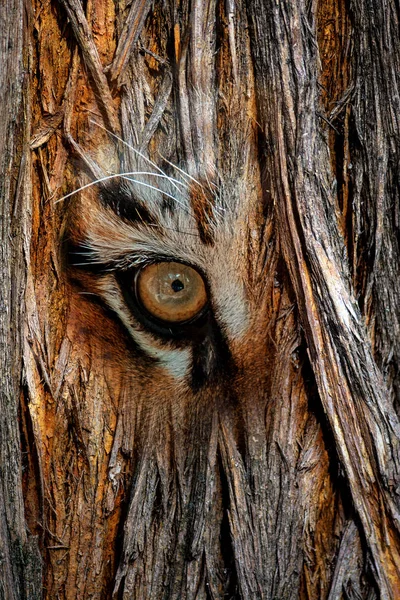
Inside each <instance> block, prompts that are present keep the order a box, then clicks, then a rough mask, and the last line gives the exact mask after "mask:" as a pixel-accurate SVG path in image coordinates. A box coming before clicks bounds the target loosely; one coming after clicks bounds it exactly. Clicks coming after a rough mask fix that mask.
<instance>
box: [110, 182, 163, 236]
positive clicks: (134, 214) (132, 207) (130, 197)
mask: <svg viewBox="0 0 400 600" xmlns="http://www.w3.org/2000/svg"><path fill="white" fill-rule="evenodd" d="M99 199H100V202H101V203H102V205H103V206H104V207H108V208H111V209H112V210H113V211H114V212H115V214H116V215H117V216H118V217H121V218H122V219H125V220H126V221H129V222H130V223H143V224H145V225H158V221H157V219H156V218H155V217H154V216H153V215H152V214H151V213H150V211H149V210H148V209H147V208H146V206H144V205H143V203H142V202H140V200H138V199H137V198H136V197H135V195H134V193H133V191H132V189H130V188H129V186H128V185H127V184H126V182H124V181H112V182H110V183H107V184H104V185H102V186H101V188H100V191H99Z"/></svg>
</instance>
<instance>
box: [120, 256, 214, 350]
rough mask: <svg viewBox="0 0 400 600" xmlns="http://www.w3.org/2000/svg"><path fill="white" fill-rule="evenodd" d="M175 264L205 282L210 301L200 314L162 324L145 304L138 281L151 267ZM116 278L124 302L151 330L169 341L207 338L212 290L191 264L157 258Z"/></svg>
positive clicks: (197, 269)
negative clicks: (193, 272) (183, 266)
mask: <svg viewBox="0 0 400 600" xmlns="http://www.w3.org/2000/svg"><path fill="white" fill-rule="evenodd" d="M167 262H171V263H172V262H175V263H179V264H181V265H185V266H187V267H189V268H191V269H193V270H194V271H196V273H198V274H199V275H200V277H201V278H202V280H203V283H204V286H205V290H206V295H207V301H206V303H205V304H204V306H203V307H202V308H201V309H200V311H199V312H198V313H197V314H196V315H194V316H193V317H191V318H190V319H187V320H186V321H179V322H173V321H163V320H162V319H158V318H157V317H155V316H154V315H152V314H151V313H150V312H149V311H148V310H147V309H146V307H145V306H144V305H143V303H142V301H141V299H140V295H139V294H138V291H137V285H138V279H139V276H140V274H141V272H142V271H143V270H144V269H145V268H146V267H148V266H149V265H151V264H158V263H167ZM116 279H117V281H118V283H119V286H120V288H121V291H122V294H123V296H124V300H125V302H126V304H127V305H128V308H129V309H130V311H131V312H132V314H133V316H134V317H135V318H136V319H137V320H138V321H139V322H140V323H141V324H142V325H143V326H144V327H145V328H146V329H148V330H149V331H151V332H152V333H154V334H156V335H158V336H159V337H161V338H164V339H166V340H168V339H171V338H172V339H184V338H189V337H190V338H199V337H204V335H205V330H206V329H207V325H208V322H209V316H210V312H211V310H210V291H209V285H208V281H207V278H206V277H205V275H204V273H203V272H202V271H201V270H200V269H199V268H198V267H197V266H194V265H192V264H190V263H189V262H186V261H182V260H178V259H177V258H174V257H157V258H155V259H152V260H151V261H146V262H145V263H142V264H141V265H139V266H137V267H134V268H131V269H127V270H125V271H122V272H119V273H118V274H116Z"/></svg>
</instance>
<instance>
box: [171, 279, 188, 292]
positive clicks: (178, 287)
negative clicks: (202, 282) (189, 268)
mask: <svg viewBox="0 0 400 600" xmlns="http://www.w3.org/2000/svg"><path fill="white" fill-rule="evenodd" d="M171 287H172V289H173V290H174V292H181V291H182V290H183V288H184V287H185V286H184V285H183V283H182V281H181V280H180V279H175V281H173V282H172V283H171Z"/></svg>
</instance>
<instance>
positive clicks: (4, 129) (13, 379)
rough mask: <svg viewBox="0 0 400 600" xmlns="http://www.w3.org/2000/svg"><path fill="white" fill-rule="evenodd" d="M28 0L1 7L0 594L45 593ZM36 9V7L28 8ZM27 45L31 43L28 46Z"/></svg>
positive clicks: (16, 597) (11, 598)
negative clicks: (26, 401) (29, 507)
mask: <svg viewBox="0 0 400 600" xmlns="http://www.w3.org/2000/svg"><path fill="white" fill-rule="evenodd" d="M25 10H26V7H25V6H24V4H23V2H20V1H18V0H15V1H13V2H10V3H9V4H8V6H7V10H5V9H4V8H3V10H2V11H1V13H0V62H1V69H0V172H1V179H0V222H1V229H0V289H1V296H0V598H1V600H25V599H32V600H33V599H39V598H40V597H41V559H40V556H39V555H38V550H37V544H36V540H35V539H32V538H31V537H30V536H29V534H28V533H27V531H26V524H25V514H24V504H23V497H22V466H21V452H20V439H19V424H18V404H19V397H20V377H21V332H22V329H23V328H22V318H23V312H22V307H23V292H24V283H25V277H26V274H25V267H26V264H25V262H24V257H23V250H24V246H23V242H24V235H25V234H26V230H25V226H27V228H28V230H29V227H30V223H29V221H28V219H29V195H30V186H29V166H30V161H29V149H28V141H29V106H28V104H27V92H28V80H27V78H26V67H27V64H28V62H27V61H28V56H27V52H26V50H25V54H24V46H23V44H24V42H25V44H26V41H27V38H28V23H27V21H26V14H25ZM28 12H29V11H28ZM25 48H26V46H25Z"/></svg>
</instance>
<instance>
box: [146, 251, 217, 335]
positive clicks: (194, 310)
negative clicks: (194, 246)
mask: <svg viewBox="0 0 400 600" xmlns="http://www.w3.org/2000/svg"><path fill="white" fill-rule="evenodd" d="M135 283H136V286H135V291H136V297H137V300H138V301H139V302H140V304H141V305H142V307H143V308H144V309H145V310H146V311H147V312H148V313H149V315H150V316H151V317H154V318H155V319H158V320H160V321H164V322H167V323H171V324H172V323H178V324H179V323H180V324H182V323H185V322H187V321H191V320H193V319H195V318H196V317H197V316H199V315H200V313H201V312H202V310H203V308H204V307H205V305H206V304H207V291H206V286H205V284H204V280H203V278H202V276H201V275H200V273H198V272H197V271H196V270H195V269H193V268H192V267H189V266H188V265H185V264H183V263H178V262H158V263H153V264H151V265H147V266H146V267H143V268H142V269H140V271H139V272H138V273H137V275H136V281H135Z"/></svg>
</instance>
